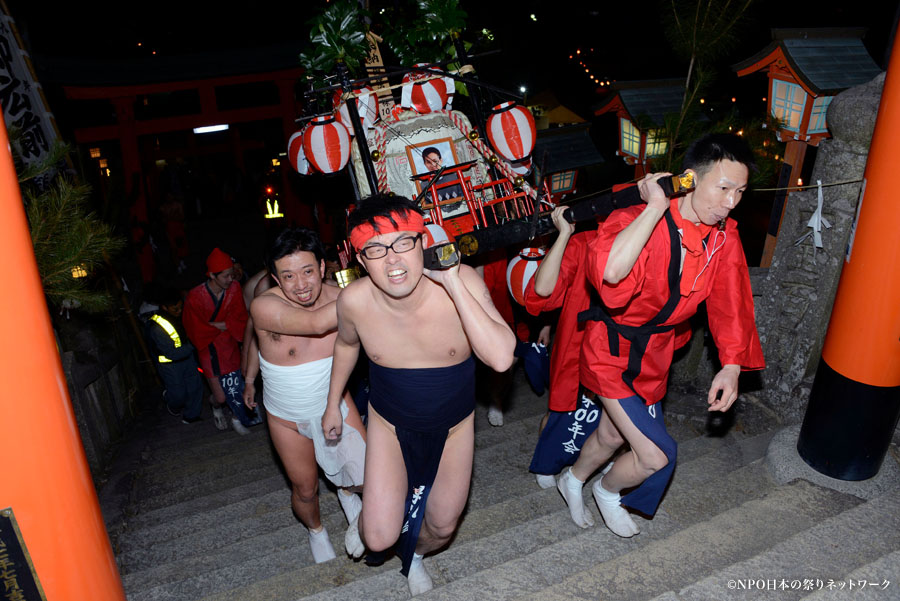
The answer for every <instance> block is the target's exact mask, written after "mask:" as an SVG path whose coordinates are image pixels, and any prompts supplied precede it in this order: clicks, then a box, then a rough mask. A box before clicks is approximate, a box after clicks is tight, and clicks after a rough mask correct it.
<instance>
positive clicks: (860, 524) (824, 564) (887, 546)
mask: <svg viewBox="0 0 900 601" xmlns="http://www.w3.org/2000/svg"><path fill="white" fill-rule="evenodd" d="M898 548H900V498H898V497H897V495H895V494H891V495H884V496H881V497H878V498H875V499H873V500H871V501H869V502H866V503H863V504H861V505H859V506H857V507H854V508H852V509H849V510H847V511H845V512H843V513H841V514H839V515H836V516H834V517H831V518H829V519H827V520H824V521H822V522H821V523H819V524H816V525H814V526H812V527H811V528H809V529H808V530H806V531H803V532H800V533H798V534H795V535H794V536H792V537H790V538H788V539H787V540H785V541H782V542H780V543H778V544H775V545H773V546H772V547H771V548H769V549H767V550H765V551H763V552H762V553H760V554H759V555H756V556H754V557H751V558H750V559H747V560H745V561H741V562H739V563H735V564H732V565H730V566H727V567H726V568H724V569H723V570H720V571H717V572H716V573H715V575H713V576H708V577H706V578H704V579H703V580H700V581H699V582H697V583H695V584H692V585H690V586H688V587H686V588H684V589H682V590H680V591H678V598H679V599H680V600H681V601H701V600H704V599H711V598H724V597H728V596H733V597H735V598H738V597H739V598H740V599H742V600H743V599H746V600H753V599H769V598H771V597H772V596H773V595H775V594H777V595H778V599H779V600H781V599H784V600H785V601H790V600H793V599H802V598H803V597H804V596H807V595H809V594H810V589H807V590H805V591H804V590H803V583H804V582H805V581H808V584H809V585H810V586H812V584H813V583H815V582H824V583H828V582H829V581H834V582H840V581H843V582H847V580H848V578H847V576H846V575H847V574H850V573H852V572H853V571H854V570H856V569H857V568H858V567H860V566H863V565H865V564H867V563H869V562H872V561H876V560H878V559H879V558H882V557H883V556H885V555H888V554H890V553H891V552H892V551H895V550H897V549H898ZM792 558H793V561H792V560H791V559H792ZM797 558H802V561H796V559H797ZM897 567H900V564H895V566H894V570H893V572H892V573H891V574H890V575H889V573H888V572H883V573H882V574H881V575H882V577H883V578H889V577H893V578H896V577H897V575H898V574H900V571H898V570H897V569H896V568H897ZM748 580H750V581H753V582H754V583H755V582H756V581H759V580H762V581H763V582H764V586H763V588H762V589H760V588H756V587H755V586H754V588H752V589H751V588H749V584H748V582H747V581H748ZM855 580H859V579H858V578H857V579H855ZM775 581H777V582H775ZM730 582H734V583H735V586H736V587H737V588H736V589H735V590H731V588H730V585H729V583H730ZM785 582H786V583H787V584H786V585H785V584H784V583H785ZM792 582H796V583H799V585H798V586H797V587H796V588H794V587H792V586H791V583H792ZM879 582H881V581H880V580H879ZM773 584H774V587H773ZM745 586H746V587H747V588H745ZM897 591H900V589H895V592H897ZM843 592H844V594H845V595H850V591H848V590H847V589H846V588H845V589H844V591H843ZM853 598H854V599H855V598H856V597H855V596H853Z"/></svg>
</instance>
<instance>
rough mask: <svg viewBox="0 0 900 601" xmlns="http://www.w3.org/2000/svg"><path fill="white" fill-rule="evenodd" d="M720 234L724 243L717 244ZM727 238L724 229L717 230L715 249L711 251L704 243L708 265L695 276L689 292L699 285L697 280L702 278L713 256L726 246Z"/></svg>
mask: <svg viewBox="0 0 900 601" xmlns="http://www.w3.org/2000/svg"><path fill="white" fill-rule="evenodd" d="M719 234H722V244H720V245H718V246H716V240H718V239H719ZM727 239H728V234H726V233H725V232H724V231H721V230H716V235H715V236H713V243H712V245H713V250H712V252H711V253H710V252H709V247H708V246H707V245H706V243H705V242H704V243H703V250H704V251H705V252H706V265H704V266H703V269H701V270H700V273H698V274H697V277H695V278H694V283H693V284H691V290H690V292H688V294H690V293H691V292H693V291H694V286H696V285H697V280H699V279H700V276H701V275H703V272H704V271H706V268H707V267H709V263H710V262H711V261H712V258H713V256H715V254H716V253H717V252H719V251H720V250H722V247H724V246H725V240H727Z"/></svg>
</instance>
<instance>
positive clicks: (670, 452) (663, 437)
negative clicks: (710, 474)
mask: <svg viewBox="0 0 900 601" xmlns="http://www.w3.org/2000/svg"><path fill="white" fill-rule="evenodd" d="M616 402H617V403H619V405H621V407H622V409H624V410H625V413H627V414H628V417H629V419H631V423H633V424H634V425H635V426H637V429H638V430H640V431H641V434H643V435H644V436H646V437H647V438H649V439H650V440H651V441H652V442H653V444H655V445H656V446H657V447H659V450H661V451H662V452H663V453H665V455H666V458H668V460H669V463H667V464H666V466H665V467H664V468H662V469H661V470H658V471H656V472H653V474H651V475H650V477H649V478H647V479H646V480H644V481H643V482H642V483H640V484H639V485H638V486H637V488H635V489H634V490H632V491H631V492H629V493H628V494H627V495H624V496H623V497H622V505H625V506H626V507H631V508H632V509H636V510H637V511H640V512H641V513H644V514H646V515H651V516H652V515H653V514H654V513H656V508H657V507H659V502H660V501H661V500H662V496H663V493H664V492H666V487H667V486H668V484H669V480H670V479H671V478H672V472H673V471H674V470H675V457H676V455H677V453H678V444H677V443H676V442H675V440H674V439H673V438H672V437H671V436H669V433H668V432H667V431H666V422H665V420H664V419H663V414H662V403H656V404H653V405H647V404H645V403H644V400H643V399H642V398H640V397H638V396H630V397H626V398H624V399H618V401H616Z"/></svg>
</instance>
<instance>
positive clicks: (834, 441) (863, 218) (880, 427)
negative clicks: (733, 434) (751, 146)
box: [797, 43, 900, 480]
mask: <svg viewBox="0 0 900 601" xmlns="http://www.w3.org/2000/svg"><path fill="white" fill-rule="evenodd" d="M898 136H900V44H897V43H895V44H894V48H893V52H892V56H891V65H890V68H889V70H888V73H887V78H886V79H885V82H884V91H883V92H882V95H881V105H880V107H879V109H878V117H877V120H876V122H875V133H874V135H873V136H872V145H871V148H870V149H869V157H868V161H867V163H866V171H865V176H864V180H865V183H864V184H863V185H864V186H865V191H864V194H863V196H862V198H861V199H860V209H859V217H858V219H857V222H856V225H855V231H854V233H853V234H852V236H851V241H850V245H849V247H848V251H847V255H846V256H845V262H844V268H843V271H842V272H841V280H840V282H839V284H838V290H837V296H836V297H835V301H834V308H833V309H832V312H831V322H830V323H829V325H828V333H827V334H826V337H825V345H824V348H823V349H822V359H821V361H820V362H819V369H818V371H817V372H816V379H815V382H814V383H813V389H812V392H811V393H810V400H809V406H808V407H807V410H806V416H805V418H804V420H803V426H802V428H801V430H800V439H799V441H798V443H797V449H798V451H799V452H800V456H801V457H802V458H803V459H804V460H805V461H806V462H807V463H808V464H809V465H811V466H812V467H813V468H815V469H816V470H818V471H820V472H822V473H824V474H826V475H828V476H831V477H834V478H841V479H844V480H864V479H867V478H871V477H872V476H874V475H875V474H876V473H878V469H879V468H880V466H881V462H882V460H883V459H884V455H885V453H886V452H887V449H888V446H889V445H890V442H891V437H892V435H893V432H894V428H895V427H896V425H897V420H898V418H900V236H898V235H897V224H898V223H900V203H898V202H897V186H896V179H897V165H898V164H900V148H898V147H897V143H896V141H897V138H898Z"/></svg>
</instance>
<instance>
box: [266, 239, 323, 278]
mask: <svg viewBox="0 0 900 601" xmlns="http://www.w3.org/2000/svg"><path fill="white" fill-rule="evenodd" d="M301 251H305V252H311V253H312V254H313V255H315V257H316V262H317V263H321V261H324V260H325V247H324V246H323V245H322V239H321V238H319V234H318V233H316V232H314V231H313V230H311V229H309V228H305V227H289V228H287V229H286V230H284V231H283V232H281V233H280V234H278V237H277V238H275V241H274V242H272V244H271V246H269V251H268V252H267V253H266V268H267V269H268V270H269V273H271V274H272V275H273V276H275V277H278V273H277V272H276V271H275V261H277V260H278V259H281V258H284V257H286V256H288V255H292V254H294V253H295V252H301Z"/></svg>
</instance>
